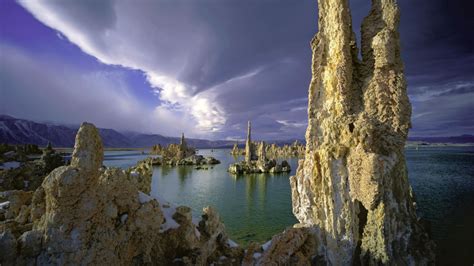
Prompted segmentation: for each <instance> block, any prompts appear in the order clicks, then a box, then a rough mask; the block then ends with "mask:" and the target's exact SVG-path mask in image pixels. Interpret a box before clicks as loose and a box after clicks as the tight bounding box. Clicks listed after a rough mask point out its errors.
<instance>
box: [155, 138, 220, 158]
mask: <svg viewBox="0 0 474 266" xmlns="http://www.w3.org/2000/svg"><path fill="white" fill-rule="evenodd" d="M151 154H153V155H160V157H154V158H150V160H151V162H152V164H153V165H156V166H159V165H174V166H176V165H198V166H200V165H214V164H220V163H221V162H220V161H219V160H217V159H216V158H214V157H211V156H207V157H204V156H202V155H197V154H196V149H195V148H193V147H190V146H188V144H187V143H186V139H185V138H184V133H183V134H182V135H181V141H180V143H179V144H175V143H171V144H169V145H168V146H167V147H162V146H161V145H160V144H157V145H154V146H153V147H152V148H151Z"/></svg>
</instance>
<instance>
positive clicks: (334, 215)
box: [291, 0, 434, 265]
mask: <svg viewBox="0 0 474 266" xmlns="http://www.w3.org/2000/svg"><path fill="white" fill-rule="evenodd" d="M318 5H319V32H318V33H317V35H316V36H315V38H314V39H313V41H312V43H311V45H312V49H313V66H312V80H311V84H310V89H309V106H308V120H309V121H308V129H307V131H306V143H307V144H306V155H305V157H304V161H300V164H299V167H298V171H297V174H296V176H294V177H292V178H291V187H292V197H293V212H294V214H295V216H296V217H297V218H298V220H299V221H300V222H301V223H302V224H303V225H304V226H307V227H316V228H319V230H318V233H317V234H316V237H315V238H316V239H317V242H318V243H320V246H319V247H318V249H317V256H319V257H321V258H322V259H324V260H325V261H327V262H328V263H330V264H333V265H350V264H358V263H362V264H380V263H382V264H397V265H406V264H416V265H419V264H421V265H422V264H429V263H432V262H433V260H434V255H433V243H432V242H431V241H430V240H429V238H428V236H427V234H426V233H425V232H424V230H423V228H422V227H421V226H420V224H419V222H418V220H417V217H416V213H415V206H414V200H413V197H412V195H411V193H410V191H411V190H410V186H409V183H408V178H407V170H406V164H405V157H404V153H403V148H404V143H405V141H406V138H407V134H408V129H409V128H410V114H411V107H410V103H409V101H408V97H407V93H406V83H405V79H404V75H403V64H402V61H401V58H400V44H399V34H398V22H399V10H398V6H397V4H396V1H395V0H380V1H372V9H371V11H370V14H369V15H368V16H367V17H366V18H365V19H364V22H363V24H362V34H361V35H362V61H360V60H359V59H358V56H357V54H358V51H357V46H356V41H355V34H354V33H353V31H352V23H351V14H350V10H349V3H348V1H347V0H319V1H318Z"/></svg>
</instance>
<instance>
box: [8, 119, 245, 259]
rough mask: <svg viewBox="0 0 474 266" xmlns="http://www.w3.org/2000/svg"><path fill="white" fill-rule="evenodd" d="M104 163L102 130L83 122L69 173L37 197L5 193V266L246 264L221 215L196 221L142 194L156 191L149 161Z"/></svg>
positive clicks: (55, 174) (48, 181)
mask: <svg viewBox="0 0 474 266" xmlns="http://www.w3.org/2000/svg"><path fill="white" fill-rule="evenodd" d="M102 159H103V146H102V141H101V139H100V137H99V134H98V131H97V129H96V128H95V127H94V126H93V125H92V124H87V123H84V124H83V125H82V126H81V128H80V129H79V131H78V134H77V136H76V145H75V150H74V152H73V156H72V159H71V165H70V166H61V167H58V168H56V169H54V170H53V171H52V172H51V173H50V174H49V175H48V176H47V177H46V178H45V180H44V181H43V183H42V185H41V187H39V188H38V189H37V190H36V191H35V192H34V193H32V192H24V191H8V192H3V194H2V196H3V198H5V199H6V200H7V201H8V204H9V208H7V209H6V211H7V213H4V217H3V218H2V219H0V247H1V252H0V264H2V265H3V264H6V265H10V264H17V265H24V264H28V265H30V264H39V265H57V264H61V265H64V264H68V265H70V264H93V265H96V264H100V265H102V264H116V265H130V264H158V265H170V264H173V263H184V264H187V265H207V264H210V263H212V262H215V261H217V260H219V259H220V258H222V257H225V258H228V260H229V262H232V263H239V262H240V258H241V256H242V254H243V250H242V249H241V248H239V247H238V246H234V245H231V243H230V242H229V241H228V237H227V235H226V233H225V230H224V226H223V225H222V223H221V222H220V219H219V216H218V215H217V214H216V213H215V211H213V210H212V209H210V208H209V209H205V210H204V215H203V217H202V221H200V222H199V221H196V222H193V219H192V215H191V210H190V209H189V208H187V207H177V208H175V207H172V206H170V204H169V203H166V202H165V201H164V200H161V199H160V200H159V201H158V200H157V199H156V198H152V197H150V196H148V195H146V194H145V193H143V192H141V191H140V190H145V191H149V189H150V183H151V166H150V162H149V161H143V162H140V163H139V164H138V165H137V166H136V167H134V168H131V169H129V170H127V171H125V170H122V169H119V168H105V167H102ZM146 186H148V188H146ZM2 206H3V205H2Z"/></svg>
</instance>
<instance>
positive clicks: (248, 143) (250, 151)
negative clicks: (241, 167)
mask: <svg viewBox="0 0 474 266" xmlns="http://www.w3.org/2000/svg"><path fill="white" fill-rule="evenodd" d="M251 131H252V124H251V123H250V121H248V126H247V139H246V140H245V161H246V162H248V163H249V162H250V161H252V160H256V159H257V155H256V154H255V144H254V143H253V142H252V136H251V134H252V133H251Z"/></svg>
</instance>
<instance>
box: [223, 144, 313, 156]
mask: <svg viewBox="0 0 474 266" xmlns="http://www.w3.org/2000/svg"><path fill="white" fill-rule="evenodd" d="M252 144H253V145H254V147H258V148H259V149H261V146H260V145H261V144H262V143H261V142H260V143H258V142H252ZM257 152H258V153H261V152H262V151H261V150H258V151H257ZM263 152H264V153H265V157H266V158H269V159H277V158H289V157H304V154H305V146H304V145H303V144H300V143H299V142H298V141H295V142H294V143H293V144H291V145H288V144H285V145H283V146H278V145H277V144H275V143H272V144H269V145H265V150H264V151H263ZM230 154H231V155H245V149H239V147H238V145H237V144H234V147H233V148H232V150H231V151H230Z"/></svg>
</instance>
